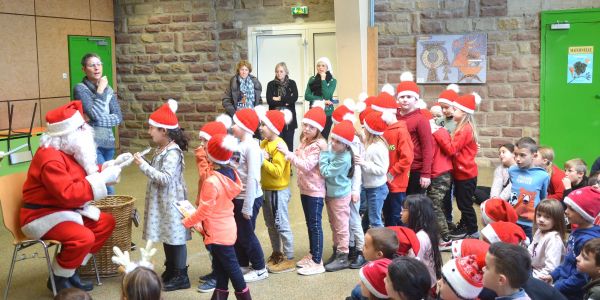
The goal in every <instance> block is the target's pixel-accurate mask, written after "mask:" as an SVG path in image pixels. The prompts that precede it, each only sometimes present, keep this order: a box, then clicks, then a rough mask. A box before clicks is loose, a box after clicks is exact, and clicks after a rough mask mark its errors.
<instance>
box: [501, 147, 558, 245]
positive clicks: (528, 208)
mask: <svg viewBox="0 0 600 300" xmlns="http://www.w3.org/2000/svg"><path fill="white" fill-rule="evenodd" d="M516 146H517V148H516V149H515V160H516V162H517V165H516V166H511V167H510V168H508V175H509V176H510V181H511V182H512V187H511V196H510V199H509V202H510V204H511V205H512V206H513V207H514V208H515V210H516V212H517V215H518V216H519V219H518V220H517V224H518V225H519V226H521V228H523V230H524V231H525V234H526V235H527V237H528V238H529V239H530V240H531V238H532V226H533V217H534V214H535V207H536V206H537V205H538V203H539V202H540V199H544V198H546V194H547V190H548V184H549V182H550V176H549V175H548V173H547V172H546V170H544V169H543V168H540V167H536V166H535V165H534V164H533V159H534V157H535V156H536V155H538V153H537V150H538V147H537V146H536V145H535V144H532V143H531V142H528V141H527V140H519V142H517V145H516Z"/></svg>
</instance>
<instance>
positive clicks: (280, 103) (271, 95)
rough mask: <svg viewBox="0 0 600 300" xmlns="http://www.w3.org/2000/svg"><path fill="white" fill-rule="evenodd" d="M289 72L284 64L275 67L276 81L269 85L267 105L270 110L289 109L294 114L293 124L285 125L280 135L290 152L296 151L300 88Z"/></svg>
mask: <svg viewBox="0 0 600 300" xmlns="http://www.w3.org/2000/svg"><path fill="white" fill-rule="evenodd" d="M288 74H289V71H288V68H287V66H286V64H285V63H284V62H280V63H278V64H277V65H276V66H275V79H273V80H272V81H270V82H269V84H268V85H267V103H268V104H269V109H270V110H271V109H289V110H290V111H291V112H292V116H293V118H292V122H290V124H288V125H285V127H284V128H283V130H282V131H281V134H280V135H279V136H280V137H281V138H282V139H283V140H284V141H285V143H286V145H287V147H288V150H290V151H294V150H293V149H294V131H295V130H296V128H298V123H297V122H296V100H298V88H297V87H296V82H295V81H293V80H291V79H290V78H289V77H288Z"/></svg>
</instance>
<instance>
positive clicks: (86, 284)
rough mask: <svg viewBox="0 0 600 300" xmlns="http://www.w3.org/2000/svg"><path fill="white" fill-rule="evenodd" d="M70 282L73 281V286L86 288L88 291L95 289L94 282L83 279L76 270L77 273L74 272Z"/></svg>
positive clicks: (81, 288)
mask: <svg viewBox="0 0 600 300" xmlns="http://www.w3.org/2000/svg"><path fill="white" fill-rule="evenodd" d="M69 283H71V285H73V287H76V288H78V289H80V290H84V291H86V292H89V291H91V290H93V289H94V284H93V283H91V282H89V281H81V278H79V274H77V271H75V274H73V276H71V277H69Z"/></svg>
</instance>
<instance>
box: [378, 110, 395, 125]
mask: <svg viewBox="0 0 600 300" xmlns="http://www.w3.org/2000/svg"><path fill="white" fill-rule="evenodd" d="M381 119H382V120H383V121H384V122H385V123H386V124H388V125H392V124H394V123H396V122H397V121H398V119H396V115H395V114H393V113H391V112H390V111H387V110H386V111H385V112H383V113H382V114H381Z"/></svg>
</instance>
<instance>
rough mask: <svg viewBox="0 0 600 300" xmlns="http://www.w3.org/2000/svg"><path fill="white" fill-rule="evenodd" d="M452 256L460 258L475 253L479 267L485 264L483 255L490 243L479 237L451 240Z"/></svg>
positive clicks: (481, 267)
mask: <svg viewBox="0 0 600 300" xmlns="http://www.w3.org/2000/svg"><path fill="white" fill-rule="evenodd" d="M451 247H452V258H461V257H464V256H469V255H475V257H476V260H477V264H478V265H479V268H480V269H483V267H484V266H485V255H486V254H487V252H488V249H489V248H490V244H488V243H486V242H484V241H482V240H479V239H464V240H458V241H452V246H451Z"/></svg>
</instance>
